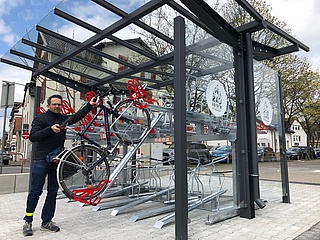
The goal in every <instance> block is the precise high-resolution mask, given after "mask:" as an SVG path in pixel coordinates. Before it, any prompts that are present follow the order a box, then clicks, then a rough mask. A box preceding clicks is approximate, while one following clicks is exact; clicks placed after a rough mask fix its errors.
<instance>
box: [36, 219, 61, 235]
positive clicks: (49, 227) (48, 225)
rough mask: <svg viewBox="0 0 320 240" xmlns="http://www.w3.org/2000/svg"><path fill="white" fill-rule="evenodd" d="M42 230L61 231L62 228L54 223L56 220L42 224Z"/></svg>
mask: <svg viewBox="0 0 320 240" xmlns="http://www.w3.org/2000/svg"><path fill="white" fill-rule="evenodd" d="M41 230H42V231H49V232H59V231H60V228H59V227H58V226H57V225H55V224H54V222H52V221H50V222H48V223H46V224H42V225H41Z"/></svg>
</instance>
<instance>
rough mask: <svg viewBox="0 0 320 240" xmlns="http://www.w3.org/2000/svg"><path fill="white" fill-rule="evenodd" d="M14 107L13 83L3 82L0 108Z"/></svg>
mask: <svg viewBox="0 0 320 240" xmlns="http://www.w3.org/2000/svg"><path fill="white" fill-rule="evenodd" d="M13 105H14V83H13V82H5V83H2V92H1V105H0V107H1V108H5V107H7V108H8V107H13Z"/></svg>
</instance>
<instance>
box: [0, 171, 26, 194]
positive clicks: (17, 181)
mask: <svg viewBox="0 0 320 240" xmlns="http://www.w3.org/2000/svg"><path fill="white" fill-rule="evenodd" d="M0 182H1V184H0V194H3V193H18V192H27V191H28V189H29V173H18V174H1V175H0Z"/></svg>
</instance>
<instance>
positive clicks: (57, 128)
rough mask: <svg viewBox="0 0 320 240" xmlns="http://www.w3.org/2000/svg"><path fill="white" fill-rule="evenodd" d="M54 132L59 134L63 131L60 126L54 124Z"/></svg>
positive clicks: (52, 127)
mask: <svg viewBox="0 0 320 240" xmlns="http://www.w3.org/2000/svg"><path fill="white" fill-rule="evenodd" d="M51 129H52V131H54V132H55V133H59V132H60V131H61V129H60V125H59V124H54V125H52V126H51Z"/></svg>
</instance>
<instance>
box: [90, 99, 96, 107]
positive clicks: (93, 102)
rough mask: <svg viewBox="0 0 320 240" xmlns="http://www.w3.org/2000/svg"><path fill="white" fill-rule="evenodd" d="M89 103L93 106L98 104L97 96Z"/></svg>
mask: <svg viewBox="0 0 320 240" xmlns="http://www.w3.org/2000/svg"><path fill="white" fill-rule="evenodd" d="M89 103H90V105H91V106H93V107H96V106H98V102H97V98H96V97H93V98H91V100H90V102H89Z"/></svg>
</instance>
